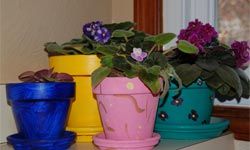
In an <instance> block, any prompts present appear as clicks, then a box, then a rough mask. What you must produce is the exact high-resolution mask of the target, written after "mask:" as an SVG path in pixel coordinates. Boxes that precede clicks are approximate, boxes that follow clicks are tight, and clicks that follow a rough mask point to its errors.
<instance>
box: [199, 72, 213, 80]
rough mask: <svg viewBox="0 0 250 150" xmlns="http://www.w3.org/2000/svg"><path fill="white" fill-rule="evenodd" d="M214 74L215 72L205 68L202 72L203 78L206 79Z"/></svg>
mask: <svg viewBox="0 0 250 150" xmlns="http://www.w3.org/2000/svg"><path fill="white" fill-rule="evenodd" d="M213 75H214V72H209V71H206V70H203V71H202V73H201V78H202V79H203V80H206V79H208V78H210V77H212V76H213Z"/></svg>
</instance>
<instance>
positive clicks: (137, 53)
mask: <svg viewBox="0 0 250 150" xmlns="http://www.w3.org/2000/svg"><path fill="white" fill-rule="evenodd" d="M83 34H84V35H86V36H87V37H88V38H90V39H92V40H94V41H96V42H99V43H102V44H105V43H107V42H108V41H109V40H110V38H111V33H110V31H109V30H108V29H107V28H105V27H104V26H103V24H102V22H101V21H94V22H90V23H87V24H85V25H84V26H83ZM130 56H131V57H132V58H133V59H135V60H136V61H138V62H142V61H143V60H144V58H146V57H147V53H146V52H143V51H142V49H141V48H133V52H132V53H131V55H130Z"/></svg>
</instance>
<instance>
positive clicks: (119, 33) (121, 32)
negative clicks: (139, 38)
mask: <svg viewBox="0 0 250 150" xmlns="http://www.w3.org/2000/svg"><path fill="white" fill-rule="evenodd" d="M134 35H135V34H134V32H132V31H126V30H115V31H114V32H113V33H112V37H117V38H121V37H131V36H134Z"/></svg>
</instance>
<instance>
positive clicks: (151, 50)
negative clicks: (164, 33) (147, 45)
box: [148, 44, 157, 56]
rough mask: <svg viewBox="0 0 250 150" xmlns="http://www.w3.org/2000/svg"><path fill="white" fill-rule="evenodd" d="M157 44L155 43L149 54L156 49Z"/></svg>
mask: <svg viewBox="0 0 250 150" xmlns="http://www.w3.org/2000/svg"><path fill="white" fill-rule="evenodd" d="M156 46H157V45H156V44H155V45H154V46H153V47H152V48H151V49H150V50H149V52H148V56H149V55H150V54H151V53H152V52H153V51H154V49H155V47H156Z"/></svg>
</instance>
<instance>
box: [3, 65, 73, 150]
mask: <svg viewBox="0 0 250 150" xmlns="http://www.w3.org/2000/svg"><path fill="white" fill-rule="evenodd" d="M19 79H20V80H21V81H24V82H23V83H8V84H7V85H6V93H7V94H6V95H7V99H8V102H9V104H10V105H11V107H12V112H13V115H14V119H15V122H16V127H17V130H18V133H17V134H13V135H10V136H9V137H7V140H8V142H9V143H10V144H12V145H13V146H14V148H15V149H54V148H60V149H62V150H63V149H65V150H66V149H67V148H68V147H69V146H70V145H71V144H72V143H73V142H74V140H75V133H73V132H68V131H65V127H66V120H67V116H68V110H69V109H70V105H71V100H72V98H74V96H75V83H74V82H72V81H73V78H72V77H71V76H70V75H68V74H66V73H57V72H53V69H49V70H47V69H43V70H40V71H37V72H33V71H27V72H24V73H22V74H21V75H20V76H19Z"/></svg>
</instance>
